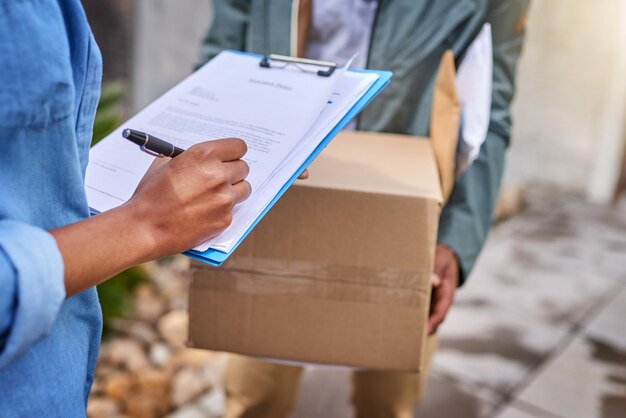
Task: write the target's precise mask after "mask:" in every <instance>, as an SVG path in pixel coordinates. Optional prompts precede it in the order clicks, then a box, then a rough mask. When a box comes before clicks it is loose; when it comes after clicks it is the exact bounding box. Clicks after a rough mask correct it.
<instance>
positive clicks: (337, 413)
mask: <svg viewBox="0 0 626 418" xmlns="http://www.w3.org/2000/svg"><path fill="white" fill-rule="evenodd" d="M351 390H352V386H351V373H350V371H349V370H347V369H338V368H330V367H307V368H306V370H305V372H304V373H303V376H302V380H301V382H300V389H299V392H298V397H297V400H296V404H295V407H294V410H293V413H292V414H291V418H318V417H328V418H349V417H351V416H353V412H352V406H351V405H350V395H351V393H352V392H351Z"/></svg>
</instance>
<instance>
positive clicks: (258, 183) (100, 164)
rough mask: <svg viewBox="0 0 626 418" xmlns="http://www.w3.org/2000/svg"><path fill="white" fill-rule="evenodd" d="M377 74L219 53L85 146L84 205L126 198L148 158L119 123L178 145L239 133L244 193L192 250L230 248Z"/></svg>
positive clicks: (108, 205)
mask: <svg viewBox="0 0 626 418" xmlns="http://www.w3.org/2000/svg"><path fill="white" fill-rule="evenodd" d="M377 78H378V76H377V75H375V74H371V73H349V74H348V73H346V75H344V71H342V70H338V71H335V74H333V76H331V77H329V78H328V77H319V76H317V75H315V74H311V73H308V72H302V71H299V70H298V69H293V70H290V69H265V68H261V67H259V65H258V58H255V57H251V56H248V55H242V54H237V53H232V52H223V53H222V54H220V55H218V56H217V57H216V58H215V59H214V60H212V61H211V62H210V63H208V64H207V65H205V66H204V67H203V68H201V69H200V70H198V71H197V72H196V73H194V74H193V75H191V76H190V77H188V78H187V79H185V80H184V81H183V82H181V83H180V84H179V85H177V86H176V87H174V88H173V89H172V90H170V91H169V92H167V93H166V94H164V95H163V96H161V97H160V98H159V99H157V100H156V101H155V102H153V103H152V104H150V105H149V106H148V107H146V108H145V109H144V110H142V111H141V112H139V113H138V114H137V115H136V116H134V117H133V118H131V119H130V120H129V121H127V122H126V123H124V124H123V125H122V126H121V127H120V128H118V129H117V130H116V131H115V132H113V133H112V134H111V135H109V136H108V137H106V138H105V139H103V140H102V141H101V142H100V143H99V144H97V145H96V146H95V147H94V148H93V149H92V150H91V152H90V163H89V165H88V167H87V175H86V192H87V198H88V202H89V205H90V207H91V208H92V209H93V210H94V211H96V212H104V211H106V210H109V209H112V208H114V207H116V206H119V205H121V204H123V203H124V202H126V201H127V200H128V199H130V197H131V196H132V194H133V192H134V190H135V188H136V187H137V184H139V181H140V180H141V178H142V177H143V175H144V174H145V172H146V171H147V169H148V167H149V166H150V164H151V162H152V160H153V159H154V158H153V157H151V156H149V155H147V154H145V153H143V152H141V151H139V149H138V147H137V146H136V145H134V144H132V143H130V142H129V141H126V140H124V139H122V137H121V132H122V130H123V129H124V128H132V129H136V130H140V131H145V132H148V133H150V134H153V135H155V136H157V137H160V138H162V139H165V140H168V141H170V142H172V143H174V144H175V145H177V146H179V147H181V148H184V149H185V148H188V147H189V146H191V145H193V144H195V143H198V142H202V141H206V140H211V139H217V138H223V137H239V138H242V139H243V140H245V141H246V143H247V145H248V153H247V154H246V156H245V157H244V159H245V160H246V162H248V164H249V165H250V174H249V176H248V179H247V180H248V181H249V182H250V184H251V186H252V190H253V192H252V195H251V196H250V198H249V199H248V200H247V201H246V202H244V203H242V204H239V205H237V206H236V207H235V209H234V213H233V223H232V225H231V226H230V227H229V228H228V229H227V230H226V231H224V232H223V233H222V234H220V235H218V236H217V237H214V238H213V239H212V240H210V241H208V242H207V243H205V244H203V245H201V246H199V247H196V248H195V249H197V250H200V251H205V250H206V249H208V248H209V247H211V248H215V249H217V250H220V251H230V249H232V247H233V246H234V245H235V243H236V242H237V241H238V240H239V239H240V238H241V236H243V234H244V233H245V231H247V229H248V228H249V226H250V225H251V224H252V223H253V222H254V220H255V219H256V218H257V217H258V216H259V215H260V213H261V212H262V211H263V209H264V208H265V207H266V206H267V204H269V202H270V201H271V200H272V198H273V197H274V196H275V195H276V193H277V192H278V191H279V190H280V189H281V188H282V186H283V185H284V184H285V183H286V182H287V181H288V180H289V178H291V176H292V175H293V173H294V172H295V171H296V170H297V169H298V168H299V167H300V166H301V165H302V164H303V162H304V161H305V160H306V158H307V157H308V156H309V155H310V154H311V153H312V152H313V150H314V149H315V148H316V147H317V145H318V144H319V143H320V142H321V141H322V140H323V139H324V138H325V136H326V135H327V134H328V133H329V132H330V131H331V130H332V128H333V127H334V126H335V125H336V124H337V123H338V122H339V121H340V120H341V119H342V118H343V116H344V115H345V114H346V113H347V112H348V110H349V109H350V108H351V107H352V105H354V103H355V102H356V101H357V100H358V99H359V98H360V97H361V96H362V95H363V94H364V93H365V92H366V91H367V89H368V88H369V87H370V86H371V85H372V84H373V83H374V82H375V81H376V79H377ZM340 83H341V84H340ZM333 92H334V93H333ZM331 94H332V97H331ZM329 98H330V100H329ZM329 102H331V103H329Z"/></svg>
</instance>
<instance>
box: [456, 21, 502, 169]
mask: <svg viewBox="0 0 626 418" xmlns="http://www.w3.org/2000/svg"><path fill="white" fill-rule="evenodd" d="M456 84H457V91H458V95H459V100H460V103H461V135H460V138H459V140H460V142H459V148H458V154H457V169H456V170H457V176H459V175H460V174H462V172H463V171H465V170H466V169H467V168H468V167H469V166H470V165H471V164H472V162H473V161H474V160H475V159H476V158H477V157H478V154H479V153H480V147H481V145H482V144H483V142H485V139H486V138H487V132H488V130H489V121H490V117H491V95H492V84H493V41H492V36H491V25H490V24H489V23H487V24H485V26H484V27H483V29H482V30H481V32H480V34H479V35H478V36H477V37H476V39H475V40H474V42H472V44H471V45H470V47H469V49H468V50H467V53H466V55H465V58H464V59H463V62H462V63H461V65H460V66H459V69H458V72H457V77H456Z"/></svg>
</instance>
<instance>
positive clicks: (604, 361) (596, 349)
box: [519, 335, 626, 418]
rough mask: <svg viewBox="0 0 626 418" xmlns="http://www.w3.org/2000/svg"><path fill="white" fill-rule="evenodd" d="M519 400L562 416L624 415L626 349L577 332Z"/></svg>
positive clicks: (597, 417) (618, 417)
mask: <svg viewBox="0 0 626 418" xmlns="http://www.w3.org/2000/svg"><path fill="white" fill-rule="evenodd" d="M519 399H520V400H521V401H523V402H524V403H527V404H530V405H534V406H536V407H538V408H540V409H542V410H545V411H548V412H550V413H552V414H554V415H558V416H561V417H564V418H624V417H626V351H621V350H619V349H617V348H615V347H612V346H611V345H609V344H606V343H604V342H602V341H597V340H594V339H593V338H592V337H589V336H585V335H580V336H579V337H577V338H576V339H575V340H574V341H573V342H572V343H571V344H570V345H569V346H568V347H567V348H566V349H565V351H563V352H562V353H561V354H560V355H559V356H557V357H556V358H554V359H553V360H552V361H551V362H550V363H549V364H548V365H547V367H546V368H545V369H544V370H542V371H541V372H540V373H539V374H538V375H537V376H536V378H535V379H534V380H533V381H532V382H531V383H530V384H529V385H528V386H527V387H526V388H525V389H524V390H523V391H522V392H521V394H520V396H519Z"/></svg>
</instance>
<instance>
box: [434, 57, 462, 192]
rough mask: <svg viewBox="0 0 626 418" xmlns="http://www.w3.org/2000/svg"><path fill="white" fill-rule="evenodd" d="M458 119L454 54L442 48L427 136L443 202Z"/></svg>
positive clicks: (450, 178) (451, 174)
mask: <svg viewBox="0 0 626 418" xmlns="http://www.w3.org/2000/svg"><path fill="white" fill-rule="evenodd" d="M460 123H461V105H460V103H459V98H458V95H457V91H456V70H455V64H454V55H453V54H452V52H451V51H446V53H445V54H444V55H443V58H442V59H441V64H440V66H439V72H438V74H437V81H436V83H435V90H434V93H433V105H432V113H431V119H430V137H431V141H432V146H433V150H434V152H435V157H436V159H437V164H438V169H439V178H440V180H441V189H442V193H443V199H444V202H445V201H447V200H448V198H449V197H450V194H451V193H452V188H453V187H454V180H455V176H454V171H455V170H454V163H455V159H456V148H457V142H458V139H459V127H460Z"/></svg>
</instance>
